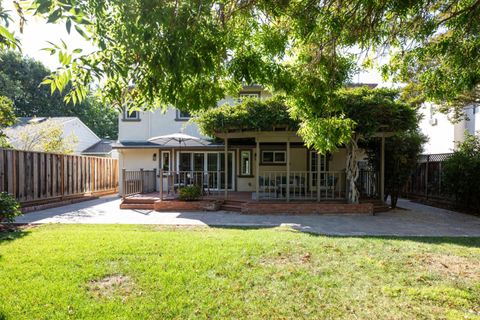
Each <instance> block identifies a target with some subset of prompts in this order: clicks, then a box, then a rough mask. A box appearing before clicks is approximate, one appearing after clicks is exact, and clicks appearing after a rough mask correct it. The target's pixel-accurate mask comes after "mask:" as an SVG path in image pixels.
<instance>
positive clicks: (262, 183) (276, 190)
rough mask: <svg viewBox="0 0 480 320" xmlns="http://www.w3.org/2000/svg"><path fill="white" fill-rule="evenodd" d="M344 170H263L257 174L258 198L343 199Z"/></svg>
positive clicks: (344, 186)
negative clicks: (288, 172) (288, 171)
mask: <svg viewBox="0 0 480 320" xmlns="http://www.w3.org/2000/svg"><path fill="white" fill-rule="evenodd" d="M345 188H346V183H345V172H344V171H320V172H311V171H290V175H289V178H288V176H287V172H286V171H264V172H263V173H262V174H261V175H260V176H259V194H258V199H264V200H281V199H284V200H309V201H312V200H318V201H321V200H339V199H345Z"/></svg>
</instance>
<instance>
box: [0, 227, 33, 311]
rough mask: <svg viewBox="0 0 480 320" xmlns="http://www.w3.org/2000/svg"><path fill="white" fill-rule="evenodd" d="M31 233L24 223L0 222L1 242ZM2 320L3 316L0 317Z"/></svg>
mask: <svg viewBox="0 0 480 320" xmlns="http://www.w3.org/2000/svg"><path fill="white" fill-rule="evenodd" d="M28 234H30V231H28V230H26V229H25V227H24V226H22V225H15V224H10V225H3V224H0V244H2V243H4V242H8V241H13V240H17V239H20V238H23V237H25V236H27V235H28ZM0 320H1V318H0Z"/></svg>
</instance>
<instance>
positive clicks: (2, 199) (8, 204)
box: [0, 192, 22, 223]
mask: <svg viewBox="0 0 480 320" xmlns="http://www.w3.org/2000/svg"><path fill="white" fill-rule="evenodd" d="M21 214H22V211H21V210H20V204H19V203H18V202H17V200H15V197H14V196H12V195H11V194H9V193H7V192H0V223H5V222H7V223H11V222H13V221H15V217H17V216H19V215H21Z"/></svg>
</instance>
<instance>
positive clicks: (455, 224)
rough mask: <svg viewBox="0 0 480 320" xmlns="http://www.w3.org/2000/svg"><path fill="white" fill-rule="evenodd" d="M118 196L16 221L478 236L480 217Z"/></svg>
mask: <svg viewBox="0 0 480 320" xmlns="http://www.w3.org/2000/svg"><path fill="white" fill-rule="evenodd" d="M119 205H120V198H118V197H117V196H108V197H103V198H100V199H96V200H90V201H85V202H81V203H76V204H72V205H68V206H64V207H58V208H53V209H47V210H42V211H35V212H30V213H27V214H25V215H23V216H21V217H19V218H18V219H17V220H16V222H18V223H86V224H162V225H199V226H212V227H220V226H230V227H265V228H267V227H275V226H282V225H289V226H292V227H294V228H295V229H298V230H301V231H305V232H312V233H318V234H326V235H345V236H357V235H391V236H477V237H480V218H478V217H474V216H470V215H466V214H462V213H458V212H453V211H448V210H444V209H438V208H434V207H429V206H425V205H421V204H417V203H413V202H411V201H408V200H403V199H401V200H399V202H398V205H399V206H400V207H402V208H405V209H407V210H402V209H397V210H394V211H390V212H385V213H380V214H378V215H375V216H362V215H322V216H319V215H299V216H294V215H242V214H239V213H232V212H225V211H219V212H155V211H150V210H120V209H119Z"/></svg>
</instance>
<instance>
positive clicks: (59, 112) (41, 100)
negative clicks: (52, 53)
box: [0, 51, 118, 139]
mask: <svg viewBox="0 0 480 320" xmlns="http://www.w3.org/2000/svg"><path fill="white" fill-rule="evenodd" d="M50 74H51V71H50V70H49V69H48V68H46V67H45V66H44V65H43V64H42V63H41V62H39V61H35V60H33V59H31V58H28V57H23V56H22V55H21V54H19V53H15V52H11V51H10V52H5V53H3V54H0V95H4V96H7V97H9V98H10V99H11V100H12V101H13V103H14V107H15V114H16V115H17V116H18V117H59V116H76V117H79V118H80V120H82V121H83V122H84V123H85V124H86V125H87V126H88V127H89V128H91V129H92V130H93V131H94V132H95V133H96V134H97V135H98V136H100V137H102V138H110V139H116V138H117V134H118V113H117V111H116V110H115V109H113V108H111V107H109V106H108V105H107V104H104V103H102V102H101V101H100V99H98V98H97V97H96V96H95V95H94V94H92V93H89V94H88V95H87V97H86V99H85V100H83V101H82V102H81V103H79V104H77V105H74V104H73V103H66V102H65V101H64V94H60V93H58V92H55V93H53V94H52V93H51V92H50V88H48V87H47V86H42V85H40V84H41V82H42V81H43V80H44V79H45V78H46V77H48V76H49V75H50Z"/></svg>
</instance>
